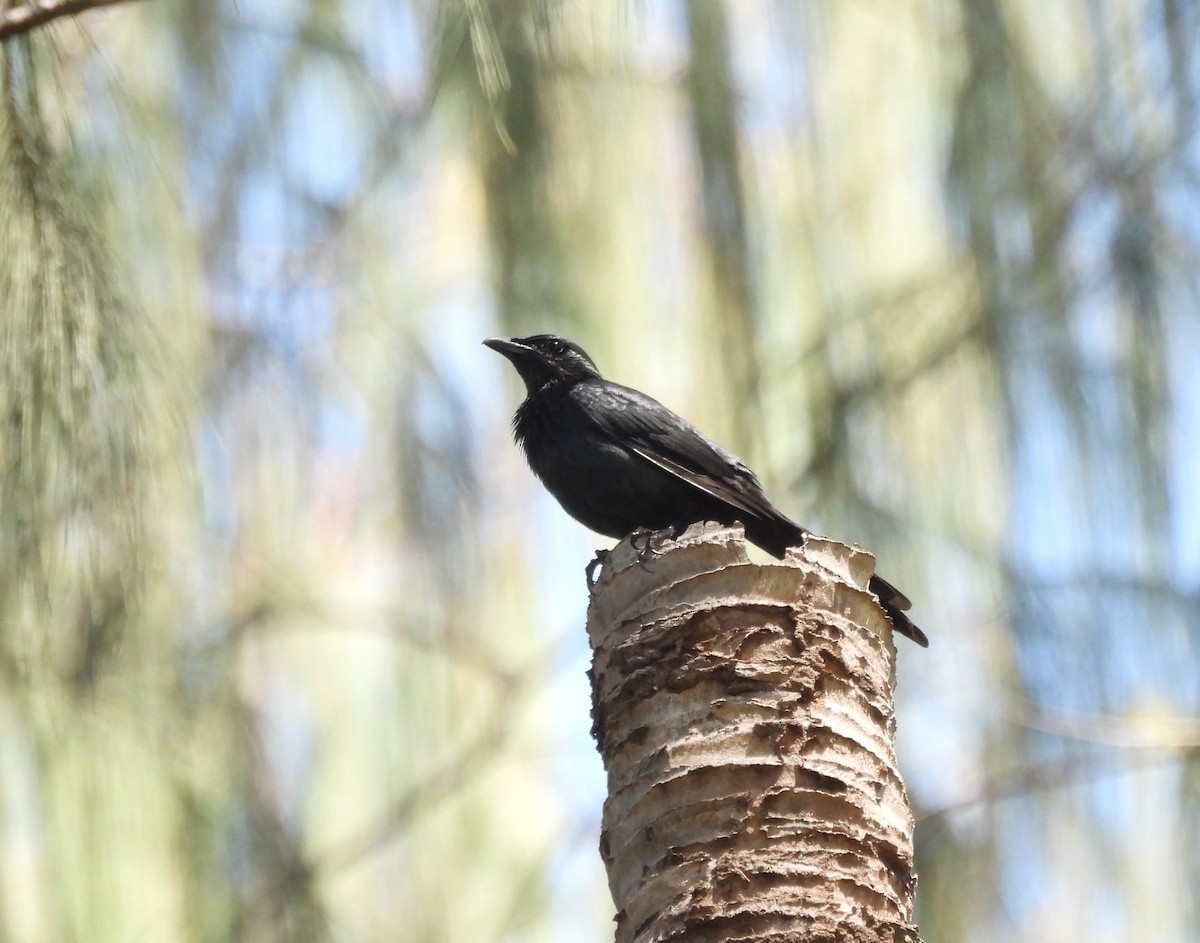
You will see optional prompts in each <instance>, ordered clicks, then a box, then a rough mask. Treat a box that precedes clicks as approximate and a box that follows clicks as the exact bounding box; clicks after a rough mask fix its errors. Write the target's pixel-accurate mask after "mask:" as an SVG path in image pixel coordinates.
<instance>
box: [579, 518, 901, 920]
mask: <svg viewBox="0 0 1200 943" xmlns="http://www.w3.org/2000/svg"><path fill="white" fill-rule="evenodd" d="M873 569H874V560H873V559H872V558H871V557H870V556H869V555H868V554H866V553H864V552H862V551H860V550H856V549H852V548H850V547H847V546H845V545H843V544H839V543H836V542H833V541H828V540H823V539H821V538H815V537H814V538H810V539H809V541H808V542H807V543H806V545H805V546H804V547H803V548H802V549H801V550H799V551H792V552H791V553H790V554H789V556H788V558H787V559H786V560H785V561H783V562H782V563H771V564H766V565H762V566H759V565H755V564H752V563H750V562H749V561H748V558H747V556H746V552H745V545H744V543H743V541H742V540H741V530H740V528H728V527H719V526H716V525H711V524H710V525H704V526H702V527H693V528H692V529H691V530H689V531H688V532H687V533H686V534H684V535H683V537H682V538H680V539H679V540H678V541H670V542H667V543H666V544H665V545H664V546H663V547H662V552H661V553H659V554H658V555H656V556H654V557H653V558H652V559H651V560H650V561H649V562H648V563H647V564H646V566H644V567H643V566H641V565H639V564H638V563H637V561H636V559H635V557H634V553H633V551H632V550H631V548H630V547H629V544H628V542H623V543H622V544H620V545H619V546H618V547H617V548H616V549H615V550H614V551H613V554H612V556H611V558H610V560H609V562H608V563H607V564H606V566H605V571H604V574H603V575H602V577H601V579H600V581H599V582H598V583H597V585H596V592H595V596H594V597H593V600H592V605H591V607H590V610H589V613H588V634H589V637H590V639H591V644H592V649H593V661H592V670H591V679H592V695H593V720H594V727H593V733H594V734H595V736H596V741H597V744H598V745H599V748H600V753H601V756H602V757H603V760H604V765H605V769H606V770H607V771H608V795H609V797H608V801H607V802H606V803H605V806H604V819H603V823H602V833H601V842H600V846H601V853H602V854H603V856H604V862H605V865H606V867H607V868H608V877H609V886H610V887H611V889H612V894H613V900H614V901H615V903H616V906H617V911H618V913H617V937H616V938H617V943H652V941H666V940H671V941H683V940H686V941H687V943H717V941H721V943H725V941H750V940H755V941H771V943H782V941H791V940H797V941H798V940H804V941H810V943H811V941H835V940H836V941H851V940H853V941H860V940H861V941H883V940H887V941H893V940H916V939H917V933H916V928H915V927H914V926H913V924H912V905H913V891H914V886H915V876H914V874H913V868H912V826H913V821H912V814H911V812H910V810H909V806H908V798H907V796H906V795H905V791H904V784H903V782H902V781H901V779H900V775H899V773H898V771H897V769H896V757H895V754H894V751H893V745H892V736H893V732H894V726H895V718H894V714H893V710H892V686H893V678H894V667H895V648H894V647H893V645H892V641H891V627H890V625H889V623H888V622H887V618H886V616H885V615H884V614H883V611H882V610H881V609H880V608H879V606H878V604H877V603H876V601H875V598H874V597H873V596H872V595H871V594H870V593H869V592H868V591H867V590H866V589H865V586H866V584H867V580H868V579H869V578H870V576H871V573H872V572H873Z"/></svg>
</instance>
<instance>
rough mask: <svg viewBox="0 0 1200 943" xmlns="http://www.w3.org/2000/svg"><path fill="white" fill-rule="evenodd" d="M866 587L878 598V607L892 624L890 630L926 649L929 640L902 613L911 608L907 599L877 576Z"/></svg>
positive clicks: (918, 627)
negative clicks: (905, 636) (879, 606)
mask: <svg viewBox="0 0 1200 943" xmlns="http://www.w3.org/2000/svg"><path fill="white" fill-rule="evenodd" d="M867 585H868V586H869V587H870V590H871V592H873V593H874V594H875V595H876V596H877V597H878V599H879V605H881V606H882V607H883V611H884V612H886V613H887V617H888V618H889V619H890V620H891V622H892V628H893V629H895V630H896V631H897V632H899V633H900V634H901V635H907V636H908V637H909V638H910V639H912V640H913V641H914V642H916V643H917V644H918V645H920V646H921V647H922V648H928V647H929V639H928V638H926V636H925V633H924V632H922V631H921V628H920V626H918V625H917V624H916V623H914V622H913V621H912V619H910V618H909V617H908V616H907V615H906V614H905V612H904V610H905V609H910V608H912V603H911V602H909V601H908V597H907V596H905V595H904V593H902V592H900V590H898V589H896V587H895V586H893V585H892V584H891V583H889V582H888V581H887V580H885V579H884V578H883V577H882V576H880V575H879V574H875V575H874V576H872V577H871V582H870V583H868V584H867Z"/></svg>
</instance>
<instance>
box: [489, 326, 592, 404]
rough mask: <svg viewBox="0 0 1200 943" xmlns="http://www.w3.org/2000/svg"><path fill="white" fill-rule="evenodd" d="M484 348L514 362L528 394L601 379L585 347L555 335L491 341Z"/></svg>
mask: <svg viewBox="0 0 1200 943" xmlns="http://www.w3.org/2000/svg"><path fill="white" fill-rule="evenodd" d="M484 344H486V345H487V346H488V347H490V348H492V350H495V351H499V352H500V353H502V354H504V356H505V357H507V358H508V359H509V360H511V361H512V365H513V366H514V367H516V368H517V373H519V374H521V379H522V380H524V381H525V388H526V390H527V391H528V392H529V393H536V392H537V391H538V390H541V389H545V388H546V387H547V386H550V385H551V384H554V383H564V382H565V383H574V382H575V381H577V380H586V379H589V378H591V377H598V376H600V371H599V370H597V369H596V365H595V364H594V363H592V358H591V357H589V356H588V355H587V354H586V353H584V351H583V348H582V347H580V346H579V345H578V344H576V343H573V342H572V341H569V340H565V339H564V338H561V337H555V336H554V335H553V334H534V335H533V336H532V337H512V338H504V337H489V338H488V339H487V340H485V341H484Z"/></svg>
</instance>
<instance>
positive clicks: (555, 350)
mask: <svg viewBox="0 0 1200 943" xmlns="http://www.w3.org/2000/svg"><path fill="white" fill-rule="evenodd" d="M547 346H548V347H549V348H550V353H552V354H564V353H566V352H567V345H566V344H564V343H563V342H562V341H558V340H554V341H551V342H550V343H549V344H548V345H547Z"/></svg>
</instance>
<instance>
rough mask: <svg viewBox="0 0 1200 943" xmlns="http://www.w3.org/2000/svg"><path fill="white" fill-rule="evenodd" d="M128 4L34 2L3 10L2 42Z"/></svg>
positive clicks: (99, 0) (111, 0) (73, 0)
mask: <svg viewBox="0 0 1200 943" xmlns="http://www.w3.org/2000/svg"><path fill="white" fill-rule="evenodd" d="M127 2H129V0H33V2H31V3H24V4H21V5H20V6H14V7H7V8H3V10H2V12H0V42H4V41H5V40H7V39H9V38H10V37H12V36H20V35H21V34H22V33H28V32H29V31H30V30H34V29H37V28H38V27H39V26H44V25H45V24H46V23H49V22H51V21H52V20H57V19H59V18H61V17H64V16H74V15H75V14H76V13H84V12H86V11H87V10H91V9H94V8H96V7H108V6H115V5H116V4H118V3H127Z"/></svg>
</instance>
